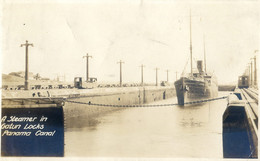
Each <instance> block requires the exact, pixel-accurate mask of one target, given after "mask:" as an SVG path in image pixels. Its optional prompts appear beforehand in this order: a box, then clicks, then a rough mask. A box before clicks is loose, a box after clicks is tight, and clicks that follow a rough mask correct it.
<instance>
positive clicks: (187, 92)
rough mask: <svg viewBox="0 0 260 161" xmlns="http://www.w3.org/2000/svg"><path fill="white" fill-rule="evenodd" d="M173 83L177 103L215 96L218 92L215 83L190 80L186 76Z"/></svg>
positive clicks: (182, 103)
mask: <svg viewBox="0 0 260 161" xmlns="http://www.w3.org/2000/svg"><path fill="white" fill-rule="evenodd" d="M174 85H175V90H176V95H177V99H178V104H179V105H184V104H185V103H187V102H190V101H199V100H202V99H206V98H212V97H216V96H217V93H218V89H217V85H216V84H214V83H212V84H210V85H209V84H208V83H207V82H205V81H199V80H192V79H189V78H186V77H182V78H180V79H179V80H177V81H176V82H175V84H174Z"/></svg>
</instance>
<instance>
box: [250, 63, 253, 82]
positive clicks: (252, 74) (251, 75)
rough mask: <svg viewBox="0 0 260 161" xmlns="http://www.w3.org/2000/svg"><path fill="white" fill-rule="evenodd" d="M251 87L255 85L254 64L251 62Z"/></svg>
mask: <svg viewBox="0 0 260 161" xmlns="http://www.w3.org/2000/svg"><path fill="white" fill-rule="evenodd" d="M250 64H251V85H253V63H252V62H251V63H250Z"/></svg>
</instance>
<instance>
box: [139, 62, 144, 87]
mask: <svg viewBox="0 0 260 161" xmlns="http://www.w3.org/2000/svg"><path fill="white" fill-rule="evenodd" d="M140 67H141V85H142V86H144V67H145V66H144V65H143V64H142V65H141V66H140Z"/></svg>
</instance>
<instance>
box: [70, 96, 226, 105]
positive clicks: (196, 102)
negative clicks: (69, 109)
mask: <svg viewBox="0 0 260 161" xmlns="http://www.w3.org/2000/svg"><path fill="white" fill-rule="evenodd" d="M225 98H227V96H223V97H217V98H211V99H206V100H200V101H192V102H186V103H184V104H198V103H203V102H211V101H216V100H220V99H225ZM65 102H69V103H75V104H84V105H89V106H104V107H162V106H177V105H179V104H178V103H171V104H152V105H149V104H142V105H139V104H136V105H113V104H100V103H92V102H90V101H89V102H87V103H86V102H79V101H70V100H65Z"/></svg>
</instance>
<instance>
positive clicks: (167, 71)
mask: <svg viewBox="0 0 260 161" xmlns="http://www.w3.org/2000/svg"><path fill="white" fill-rule="evenodd" d="M166 73H167V82H169V77H168V76H169V75H168V73H169V70H168V69H167V70H166Z"/></svg>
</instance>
